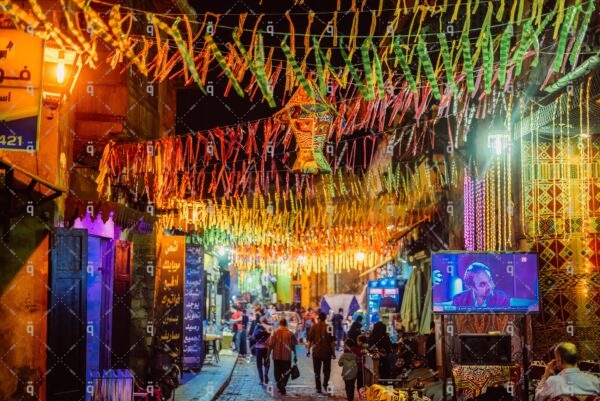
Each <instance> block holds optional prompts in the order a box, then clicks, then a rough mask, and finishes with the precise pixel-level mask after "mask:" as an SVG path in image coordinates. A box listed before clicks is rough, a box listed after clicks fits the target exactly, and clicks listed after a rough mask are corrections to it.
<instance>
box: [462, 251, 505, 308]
mask: <svg viewBox="0 0 600 401" xmlns="http://www.w3.org/2000/svg"><path fill="white" fill-rule="evenodd" d="M464 283H465V285H466V286H467V288H468V289H467V290H465V291H463V292H460V293H458V294H456V295H455V296H454V297H453V298H452V305H453V306H475V307H482V308H485V307H507V308H508V307H509V306H510V297H509V296H508V294H506V293H505V292H503V291H500V290H496V289H495V285H494V280H493V279H492V272H491V271H490V268H489V267H487V266H486V265H484V264H483V263H479V262H475V263H472V264H471V265H470V266H469V267H468V268H467V270H466V271H465V277H464Z"/></svg>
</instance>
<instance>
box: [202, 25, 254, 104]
mask: <svg viewBox="0 0 600 401" xmlns="http://www.w3.org/2000/svg"><path fill="white" fill-rule="evenodd" d="M204 41H205V42H206V46H208V48H209V49H210V51H211V52H212V54H214V55H215V59H216V60H217V63H218V64H219V67H221V69H222V70H223V71H224V72H225V76H226V77H227V78H228V79H229V81H230V82H231V84H232V85H233V89H235V92H236V93H237V94H238V95H240V97H244V90H243V89H242V87H241V86H240V84H239V83H238V81H237V79H236V78H235V75H234V74H233V72H232V71H231V69H230V68H229V66H228V65H227V63H226V62H225V58H224V57H223V55H222V54H221V52H220V51H219V48H218V47H217V44H216V43H215V41H214V40H213V38H212V36H210V35H206V36H205V37H204Z"/></svg>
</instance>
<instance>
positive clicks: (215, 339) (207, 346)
mask: <svg viewBox="0 0 600 401" xmlns="http://www.w3.org/2000/svg"><path fill="white" fill-rule="evenodd" d="M222 340H223V337H221V336H218V335H215V334H206V335H205V336H204V355H205V358H206V357H208V356H212V358H213V360H214V362H215V363H216V362H219V361H220V358H219V342H220V341H222ZM211 350H212V353H211V352H209V351H211Z"/></svg>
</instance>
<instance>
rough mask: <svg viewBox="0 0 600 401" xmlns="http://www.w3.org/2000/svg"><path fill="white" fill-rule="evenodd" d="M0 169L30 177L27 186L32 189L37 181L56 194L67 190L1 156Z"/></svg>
mask: <svg viewBox="0 0 600 401" xmlns="http://www.w3.org/2000/svg"><path fill="white" fill-rule="evenodd" d="M0 169H2V170H6V173H7V174H8V173H10V172H18V173H20V174H22V175H24V176H26V177H28V178H29V179H31V182H30V183H29V185H28V188H32V189H33V186H35V184H36V183H39V184H41V185H43V186H45V187H46V188H48V189H51V190H52V191H54V192H55V193H59V194H58V196H60V194H62V193H63V192H67V188H65V187H61V186H59V185H56V184H52V183H50V182H48V181H46V180H45V179H43V178H42V177H39V176H37V175H35V174H33V173H32V172H30V171H27V170H26V169H24V168H23V167H20V166H19V165H17V164H14V163H13V162H11V161H10V160H7V159H5V158H4V157H2V156H0Z"/></svg>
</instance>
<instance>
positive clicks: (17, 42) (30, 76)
mask: <svg viewBox="0 0 600 401" xmlns="http://www.w3.org/2000/svg"><path fill="white" fill-rule="evenodd" d="M43 54H44V53H43V49H42V41H41V39H39V38H37V37H35V36H33V35H30V34H28V33H26V32H23V31H21V30H18V29H1V30H0V149H4V150H30V151H33V150H37V148H38V143H37V133H38V127H39V118H38V117H39V114H40V104H41V93H42V65H43Z"/></svg>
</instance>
